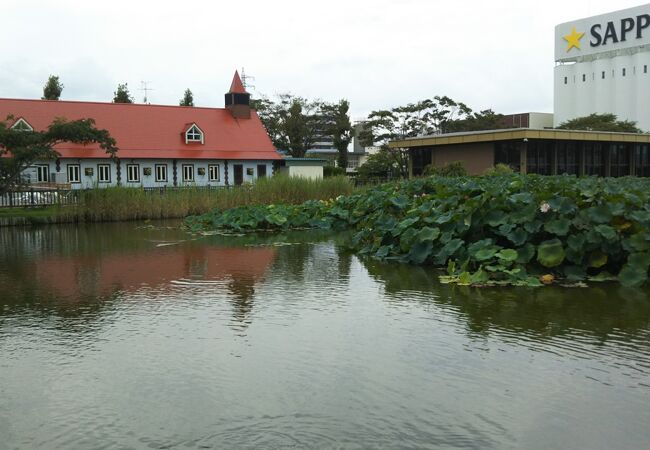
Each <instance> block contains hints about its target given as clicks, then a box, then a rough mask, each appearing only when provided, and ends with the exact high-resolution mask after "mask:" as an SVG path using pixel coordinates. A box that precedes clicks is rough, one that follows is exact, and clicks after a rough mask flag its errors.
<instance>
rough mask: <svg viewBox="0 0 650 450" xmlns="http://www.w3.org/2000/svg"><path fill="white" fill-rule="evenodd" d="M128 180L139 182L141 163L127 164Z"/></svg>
mask: <svg viewBox="0 0 650 450" xmlns="http://www.w3.org/2000/svg"><path fill="white" fill-rule="evenodd" d="M126 181H127V183H138V182H139V181H140V165H139V164H127V165H126Z"/></svg>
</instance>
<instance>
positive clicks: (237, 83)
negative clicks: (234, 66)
mask: <svg viewBox="0 0 650 450" xmlns="http://www.w3.org/2000/svg"><path fill="white" fill-rule="evenodd" d="M228 93H229V94H247V92H246V89H245V88H244V83H242V82H241V78H239V72H238V71H236V70H235V76H234V77H232V83H231V84H230V90H229V91H228Z"/></svg>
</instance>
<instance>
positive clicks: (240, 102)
mask: <svg viewBox="0 0 650 450" xmlns="http://www.w3.org/2000/svg"><path fill="white" fill-rule="evenodd" d="M250 101H251V95H250V94H249V93H248V92H246V89H245V88H244V84H243V83H242V82H241V78H239V72H237V71H236V70H235V76H234V77H233V78H232V83H231V84H230V90H229V91H228V93H227V94H226V108H228V109H229V110H230V113H231V114H232V116H233V117H234V118H235V119H250V118H251V107H250Z"/></svg>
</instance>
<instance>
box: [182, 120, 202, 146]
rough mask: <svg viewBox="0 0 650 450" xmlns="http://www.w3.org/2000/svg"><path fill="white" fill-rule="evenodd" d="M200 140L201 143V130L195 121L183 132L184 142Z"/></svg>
mask: <svg viewBox="0 0 650 450" xmlns="http://www.w3.org/2000/svg"><path fill="white" fill-rule="evenodd" d="M190 142H200V143H201V144H203V131H201V129H200V128H199V127H198V126H196V124H195V123H193V124H192V126H191V127H189V128H188V129H187V131H186V132H185V143H186V144H188V143H190Z"/></svg>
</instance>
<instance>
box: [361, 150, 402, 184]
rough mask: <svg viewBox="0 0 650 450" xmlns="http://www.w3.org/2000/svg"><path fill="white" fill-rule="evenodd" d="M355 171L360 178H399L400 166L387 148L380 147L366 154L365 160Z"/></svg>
mask: <svg viewBox="0 0 650 450" xmlns="http://www.w3.org/2000/svg"><path fill="white" fill-rule="evenodd" d="M357 173H358V176H359V178H361V179H369V178H382V179H383V178H399V177H400V176H402V173H401V168H400V167H399V164H398V163H397V162H396V160H395V157H394V155H393V153H392V151H391V150H390V149H388V148H382V149H380V150H379V151H378V152H377V153H374V154H372V155H370V156H368V159H367V160H366V162H365V163H363V164H362V165H361V166H359V169H358V172H357Z"/></svg>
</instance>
